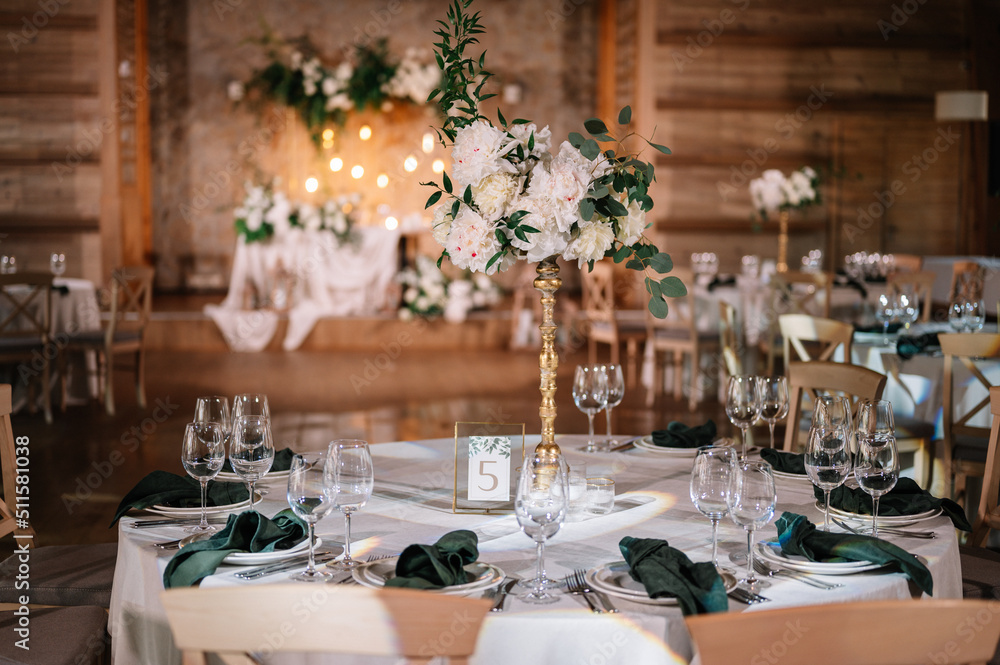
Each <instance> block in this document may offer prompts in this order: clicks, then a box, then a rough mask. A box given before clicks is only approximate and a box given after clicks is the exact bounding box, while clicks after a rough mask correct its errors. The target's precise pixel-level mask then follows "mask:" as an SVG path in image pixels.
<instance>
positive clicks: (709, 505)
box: [690, 446, 736, 568]
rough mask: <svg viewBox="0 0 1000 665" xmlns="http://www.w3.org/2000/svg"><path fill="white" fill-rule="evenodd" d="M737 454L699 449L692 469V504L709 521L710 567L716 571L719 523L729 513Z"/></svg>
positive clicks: (721, 448) (714, 448)
mask: <svg viewBox="0 0 1000 665" xmlns="http://www.w3.org/2000/svg"><path fill="white" fill-rule="evenodd" d="M735 467H736V451H735V450H733V449H732V448H729V447H727V446H705V447H704V448H699V449H698V453H697V454H696V455H695V458H694V465H693V466H692V468H691V488H690V492H691V503H693V504H694V507H695V508H697V509H698V511H699V512H700V513H701V514H702V515H704V516H705V517H707V518H709V519H710V520H712V565H714V566H715V567H716V568H718V567H719V556H718V555H719V520H721V519H722V518H723V517H725V516H726V513H727V512H729V504H728V501H729V490H730V485H731V483H732V476H733V469H734V468H735Z"/></svg>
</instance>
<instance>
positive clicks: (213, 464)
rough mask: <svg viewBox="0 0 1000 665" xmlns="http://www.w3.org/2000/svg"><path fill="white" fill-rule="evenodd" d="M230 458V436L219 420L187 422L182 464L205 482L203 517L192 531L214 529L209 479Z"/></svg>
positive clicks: (206, 531) (201, 531) (217, 472)
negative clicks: (210, 515)
mask: <svg viewBox="0 0 1000 665" xmlns="http://www.w3.org/2000/svg"><path fill="white" fill-rule="evenodd" d="M225 461H226V436H225V432H224V431H223V429H222V426H221V425H219V423H188V424H187V425H185V426H184V442H183V445H182V446H181V464H183V465H184V470H185V471H187V473H188V475H189V476H191V477H192V478H194V479H195V480H197V481H198V482H199V483H200V484H201V521H200V522H199V523H198V524H197V525H195V526H192V527H189V528H188V529H187V532H188V533H206V534H208V533H214V532H215V530H216V529H215V527H214V526H212V525H210V524H209V523H208V510H207V498H206V493H207V491H208V481H209V480H211V479H212V478H215V476H217V475H218V474H219V469H221V468H222V464H223V463H224V462H225Z"/></svg>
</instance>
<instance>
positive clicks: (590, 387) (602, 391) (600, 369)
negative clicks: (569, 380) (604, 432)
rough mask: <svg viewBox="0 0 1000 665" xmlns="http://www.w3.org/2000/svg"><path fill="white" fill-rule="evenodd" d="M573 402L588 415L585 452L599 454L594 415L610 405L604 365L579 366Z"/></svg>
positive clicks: (575, 376) (574, 383)
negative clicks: (588, 425)
mask: <svg viewBox="0 0 1000 665" xmlns="http://www.w3.org/2000/svg"><path fill="white" fill-rule="evenodd" d="M573 401H574V402H575V403H576V408H578V409H580V410H581V411H583V412H584V413H586V414H587V420H588V421H589V423H590V427H589V432H590V435H589V436H588V438H587V445H586V446H584V447H583V450H584V451H586V452H588V453H594V452H598V450H599V448H598V446H597V443H596V442H595V441H594V415H596V414H597V412H598V411H600V410H601V409H603V408H605V407H606V406H607V404H608V373H607V371H605V369H604V366H603V365H577V367H576V374H575V375H574V377H573Z"/></svg>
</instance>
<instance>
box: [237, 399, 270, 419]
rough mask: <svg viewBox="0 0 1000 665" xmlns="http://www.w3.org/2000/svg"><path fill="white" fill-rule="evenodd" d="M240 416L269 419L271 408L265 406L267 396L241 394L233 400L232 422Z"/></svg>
mask: <svg viewBox="0 0 1000 665" xmlns="http://www.w3.org/2000/svg"><path fill="white" fill-rule="evenodd" d="M240 416H264V417H265V418H270V417H271V408H270V407H269V406H268V404H267V395H261V394H259V393H243V394H241V395H237V396H236V397H234V398H233V422H236V419H237V418H239V417H240Z"/></svg>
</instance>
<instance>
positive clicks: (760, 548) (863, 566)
mask: <svg viewBox="0 0 1000 665" xmlns="http://www.w3.org/2000/svg"><path fill="white" fill-rule="evenodd" d="M757 554H758V555H759V556H760V557H761V558H762V559H764V560H765V561H767V562H768V563H773V564H774V565H776V566H778V567H780V568H787V569H789V570H796V571H798V572H800V573H814V574H817V575H853V574H855V573H865V572H868V571H870V570H878V569H879V568H882V564H880V563H872V562H871V561H844V562H839V563H825V562H822V561H809V560H808V559H806V558H804V557H795V558H791V557H787V556H785V555H784V554H782V553H781V551H780V549H776V547H772V546H770V545H768V544H766V543H757Z"/></svg>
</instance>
